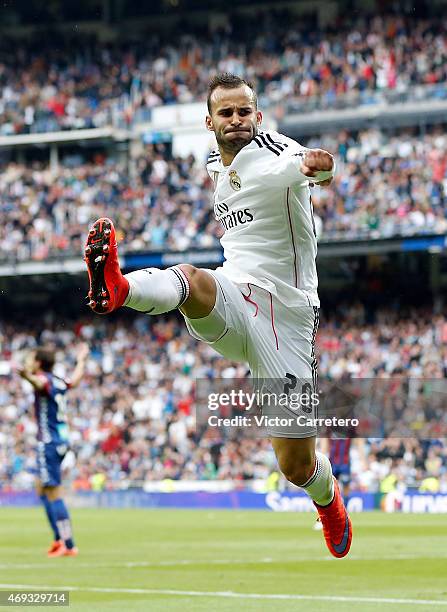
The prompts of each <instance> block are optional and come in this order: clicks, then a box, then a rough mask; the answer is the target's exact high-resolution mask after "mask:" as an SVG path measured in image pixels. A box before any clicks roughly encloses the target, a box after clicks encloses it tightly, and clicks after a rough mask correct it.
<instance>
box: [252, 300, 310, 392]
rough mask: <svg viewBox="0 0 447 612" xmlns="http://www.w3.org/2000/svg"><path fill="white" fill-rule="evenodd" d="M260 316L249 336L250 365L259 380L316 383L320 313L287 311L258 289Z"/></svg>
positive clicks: (304, 308)
mask: <svg viewBox="0 0 447 612" xmlns="http://www.w3.org/2000/svg"><path fill="white" fill-rule="evenodd" d="M255 300H257V302H256V303H257V305H258V306H259V312H258V315H257V317H256V318H253V327H252V329H251V333H250V340H251V342H250V343H249V347H248V351H249V364H250V367H251V370H252V373H253V376H255V377H257V378H271V379H276V378H280V379H289V380H290V385H289V388H290V389H292V387H293V384H294V381H295V379H297V380H298V379H299V380H310V381H313V382H314V383H315V382H316V369H317V361H316V358H315V337H316V332H317V329H318V321H319V314H318V309H316V308H314V307H312V306H300V307H294V308H291V307H286V306H284V305H283V304H282V303H281V302H279V301H278V300H277V299H276V298H274V297H271V296H270V295H269V293H268V292H267V291H264V290H263V289H259V288H255V290H254V292H253V301H255Z"/></svg>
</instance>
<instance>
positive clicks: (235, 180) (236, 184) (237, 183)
mask: <svg viewBox="0 0 447 612" xmlns="http://www.w3.org/2000/svg"><path fill="white" fill-rule="evenodd" d="M230 185H231V187H232V188H233V189H234V191H239V190H240V188H241V177H240V176H239V175H238V173H237V172H236V170H232V171H231V172H230Z"/></svg>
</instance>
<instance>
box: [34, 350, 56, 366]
mask: <svg viewBox="0 0 447 612" xmlns="http://www.w3.org/2000/svg"><path fill="white" fill-rule="evenodd" d="M36 361H38V362H39V363H40V367H41V368H42V370H43V371H44V372H51V371H52V369H53V368H54V362H55V361H56V355H55V352H54V350H53V349H52V348H50V347H48V346H41V347H39V348H38V349H37V350H36Z"/></svg>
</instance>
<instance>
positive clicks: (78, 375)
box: [70, 342, 89, 387]
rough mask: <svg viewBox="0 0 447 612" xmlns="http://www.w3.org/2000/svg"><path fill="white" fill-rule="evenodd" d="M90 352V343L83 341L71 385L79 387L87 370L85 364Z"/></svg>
mask: <svg viewBox="0 0 447 612" xmlns="http://www.w3.org/2000/svg"><path fill="white" fill-rule="evenodd" d="M88 354H89V348H88V344H87V343H86V342H83V343H82V344H80V345H79V348H78V356H77V362H76V367H75V369H74V370H73V374H72V376H71V379H70V387H77V386H78V385H79V383H80V382H81V380H82V377H83V376H84V372H85V364H86V362H87V357H88Z"/></svg>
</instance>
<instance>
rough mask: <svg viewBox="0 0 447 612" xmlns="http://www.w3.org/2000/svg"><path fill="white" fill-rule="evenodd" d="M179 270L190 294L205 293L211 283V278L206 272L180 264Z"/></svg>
mask: <svg viewBox="0 0 447 612" xmlns="http://www.w3.org/2000/svg"><path fill="white" fill-rule="evenodd" d="M179 268H180V269H181V270H182V272H183V273H184V274H185V276H186V278H187V279H188V282H189V289H190V293H191V294H197V293H199V292H201V291H206V290H207V288H208V286H209V284H210V282H213V281H212V278H211V277H210V275H209V274H208V273H207V272H205V271H204V270H200V268H196V267H195V266H192V265H191V264H180V265H179Z"/></svg>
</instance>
